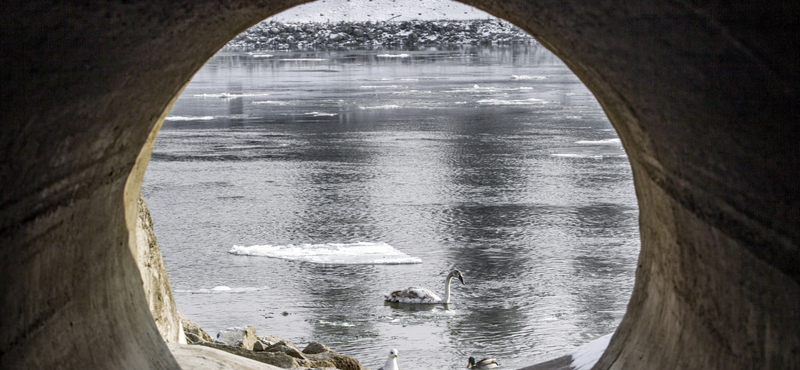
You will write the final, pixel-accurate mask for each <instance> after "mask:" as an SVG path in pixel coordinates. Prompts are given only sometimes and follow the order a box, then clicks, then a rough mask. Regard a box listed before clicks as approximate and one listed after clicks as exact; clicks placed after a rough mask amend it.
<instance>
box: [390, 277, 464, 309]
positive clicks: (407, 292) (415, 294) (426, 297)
mask: <svg viewBox="0 0 800 370" xmlns="http://www.w3.org/2000/svg"><path fill="white" fill-rule="evenodd" d="M454 277H456V278H458V280H460V281H461V284H464V285H467V283H465V282H464V276H462V275H461V271H458V270H453V271H452V272H451V273H449V274H448V275H447V278H446V279H445V280H444V299H441V298H439V296H438V295H436V294H435V293H433V292H431V291H430V290H428V289H425V288H417V287H408V288H406V289H400V290H395V291H394V292H391V293H389V294H384V295H383V296H384V298H385V300H386V302H392V303H450V281H451V280H453V278H454Z"/></svg>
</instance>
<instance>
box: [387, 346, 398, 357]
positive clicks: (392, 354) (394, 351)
mask: <svg viewBox="0 0 800 370" xmlns="http://www.w3.org/2000/svg"><path fill="white" fill-rule="evenodd" d="M398 356H399V355H398V354H397V350H396V349H394V348H392V349H390V350H389V358H390V359H391V358H397V357H398Z"/></svg>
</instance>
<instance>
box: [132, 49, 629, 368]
mask: <svg viewBox="0 0 800 370" xmlns="http://www.w3.org/2000/svg"><path fill="white" fill-rule="evenodd" d="M143 191H144V195H145V198H146V199H147V201H148V204H149V206H150V210H151V212H152V216H153V220H154V223H155V231H156V235H157V237H158V241H159V244H160V245H161V249H162V253H163V256H164V260H165V262H166V264H167V269H168V272H169V278H170V282H171V284H172V287H173V290H174V292H175V298H176V300H177V304H178V308H179V310H181V311H182V312H184V313H185V314H186V315H187V316H189V317H190V318H192V319H193V320H194V321H195V322H197V323H198V324H199V325H201V326H202V327H204V328H205V329H206V330H208V331H209V332H210V333H211V334H212V335H214V334H216V332H217V331H219V330H220V329H222V328H225V327H229V326H244V325H252V326H255V327H256V328H257V330H258V333H259V334H263V335H266V334H271V335H279V336H283V337H285V338H287V339H289V340H292V341H294V342H295V343H297V344H298V345H300V346H304V345H305V344H306V343H308V342H309V341H312V340H316V341H320V342H323V343H326V344H328V345H329V346H331V347H332V348H334V349H335V350H337V351H339V352H342V353H345V354H348V355H352V356H355V357H356V358H358V359H359V360H360V361H361V362H362V364H364V365H365V366H366V367H368V368H373V369H374V368H377V367H379V366H381V365H382V364H383V362H384V359H385V357H386V353H388V349H389V348H397V349H399V350H400V362H399V363H400V366H401V367H402V368H405V369H412V368H413V369H460V368H463V367H465V366H466V364H467V358H468V357H469V356H475V357H479V358H481V357H484V356H492V357H497V358H498V361H499V362H500V363H502V364H503V365H504V367H505V368H518V367H522V366H524V365H530V364H533V363H535V362H538V361H543V360H548V359H550V358H553V357H555V356H559V355H561V354H564V353H565V352H567V351H569V350H570V349H572V348H575V347H577V346H578V345H580V344H582V343H585V342H587V341H589V340H591V339H594V338H597V337H599V336H601V335H604V334H606V333H609V332H612V331H613V330H614V328H615V327H616V325H617V324H618V323H619V321H620V319H621V318H622V316H623V314H624V311H625V308H626V305H627V302H628V299H629V296H630V292H631V289H632V286H633V278H634V270H635V266H636V260H637V255H638V251H639V236H638V229H637V217H638V208H637V205H636V199H635V195H634V190H633V183H632V179H631V172H630V165H629V163H628V159H627V157H626V156H625V152H624V151H623V149H622V148H621V145H620V142H619V139H617V137H616V133H615V132H614V130H613V129H612V127H611V125H610V123H609V122H608V120H607V118H606V117H605V115H604V113H603V111H602V109H601V107H600V106H599V104H598V103H597V102H596V100H595V99H594V97H593V96H592V95H591V94H590V93H589V91H588V90H587V89H586V88H585V87H584V86H583V85H582V83H581V82H580V81H579V80H578V78H577V77H576V76H575V75H573V74H572V73H571V72H570V71H569V70H568V69H567V68H566V67H565V65H564V64H563V63H562V62H560V61H559V60H558V59H557V58H556V57H554V56H553V55H552V54H550V53H549V52H547V51H546V50H544V49H543V48H541V47H536V46H526V47H486V48H456V49H452V50H441V49H440V50H434V49H427V50H417V51H385V50H384V51H320V52H303V53H300V52H265V53H253V54H248V53H230V52H228V53H225V52H223V53H220V54H218V55H216V56H215V57H213V58H212V59H211V60H210V61H209V62H208V64H206V65H205V66H204V67H203V68H202V69H201V70H200V71H199V72H198V73H197V75H196V76H195V77H194V79H193V80H192V82H191V83H190V84H189V85H188V86H187V87H186V89H185V91H184V92H183V94H182V95H181V97H180V98H179V99H178V100H177V102H176V103H175V105H174V107H173V108H172V111H171V112H170V116H169V117H168V119H167V121H166V122H165V124H164V127H163V129H162V130H161V132H160V133H159V136H158V140H157V141H156V146H155V149H154V152H153V158H152V161H151V163H150V165H149V168H148V170H147V173H146V177H145V182H144V189H143ZM354 243H362V244H359V245H369V243H374V244H376V245H381V246H384V247H386V245H388V246H390V248H388V249H392V248H394V249H395V250H396V251H398V252H401V253H402V254H405V255H407V256H408V257H412V258H415V259H419V260H421V261H422V263H413V264H342V265H340V264H319V263H311V262H304V261H303V260H287V259H281V258H271V257H263V256H255V255H249V254H247V253H244V254H232V253H228V252H229V251H231V250H232V249H233V248H234V246H239V248H240V249H241V250H250V249H247V248H251V249H252V248H253V246H272V247H281V248H284V247H288V246H289V245H292V246H294V247H295V248H297V247H298V246H300V247H302V245H304V244H308V245H316V246H320V245H322V246H325V245H329V244H343V245H351V244H353V245H355V244H354ZM265 248H266V247H265ZM452 268H458V269H460V270H461V271H462V272H463V273H464V276H465V279H466V282H467V285H466V286H463V285H461V284H458V285H454V286H453V298H452V303H451V304H450V305H449V307H448V308H445V307H441V306H416V307H415V306H408V305H405V306H403V305H394V306H393V305H388V304H384V302H383V299H382V293H384V292H389V291H391V290H394V289H398V288H404V287H407V286H409V285H418V286H423V287H427V288H429V289H432V290H434V291H435V292H437V293H439V294H440V295H441V293H443V291H444V286H443V280H444V277H445V275H446V274H447V272H449V270H450V269H452ZM221 287H228V288H230V289H227V288H221ZM215 288H216V289H215Z"/></svg>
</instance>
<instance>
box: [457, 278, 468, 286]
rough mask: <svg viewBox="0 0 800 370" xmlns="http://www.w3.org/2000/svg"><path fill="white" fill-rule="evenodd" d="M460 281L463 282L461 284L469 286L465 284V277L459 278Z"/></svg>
mask: <svg viewBox="0 0 800 370" xmlns="http://www.w3.org/2000/svg"><path fill="white" fill-rule="evenodd" d="M458 280H461V284H464V285H467V283H465V282H464V277H463V276H459V277H458Z"/></svg>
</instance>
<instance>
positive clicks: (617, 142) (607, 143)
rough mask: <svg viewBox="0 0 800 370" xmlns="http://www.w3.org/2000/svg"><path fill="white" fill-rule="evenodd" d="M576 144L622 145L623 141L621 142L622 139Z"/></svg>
mask: <svg viewBox="0 0 800 370" xmlns="http://www.w3.org/2000/svg"><path fill="white" fill-rule="evenodd" d="M575 144H583V145H621V144H622V141H620V139H605V140H580V141H576V142H575Z"/></svg>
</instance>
